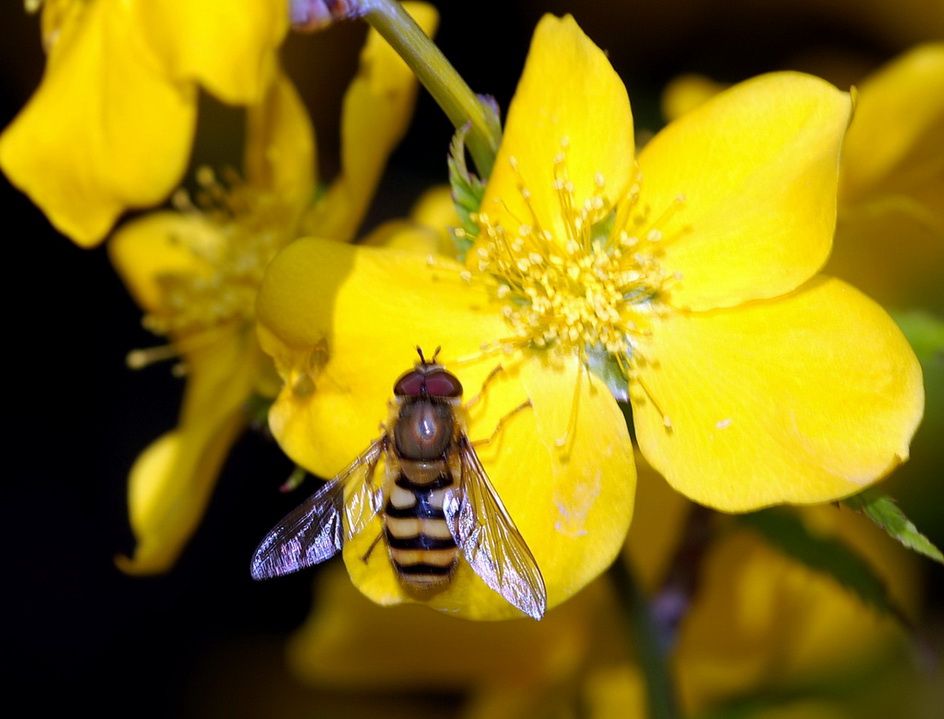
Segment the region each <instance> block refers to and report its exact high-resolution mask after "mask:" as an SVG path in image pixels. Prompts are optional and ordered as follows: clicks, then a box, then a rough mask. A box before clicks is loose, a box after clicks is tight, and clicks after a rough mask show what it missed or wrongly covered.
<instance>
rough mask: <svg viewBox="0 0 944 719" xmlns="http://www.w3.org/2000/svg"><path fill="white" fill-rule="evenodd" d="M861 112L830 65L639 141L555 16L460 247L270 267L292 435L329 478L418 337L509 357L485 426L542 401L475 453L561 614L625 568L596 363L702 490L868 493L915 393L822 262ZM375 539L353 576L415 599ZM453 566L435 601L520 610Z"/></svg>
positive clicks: (308, 251)
mask: <svg viewBox="0 0 944 719" xmlns="http://www.w3.org/2000/svg"><path fill="white" fill-rule="evenodd" d="M850 112H851V102H850V98H849V96H848V95H847V94H846V93H842V92H839V91H838V90H836V89H835V88H833V87H832V86H830V85H828V84H827V83H825V82H824V81H821V80H819V79H817V78H813V77H810V76H807V75H801V74H798V73H782V74H774V75H768V76H764V77H760V78H757V79H755V80H752V81H749V82H746V83H744V84H742V85H740V86H738V87H735V88H733V89H731V90H729V91H728V92H726V93H723V94H721V95H719V96H718V97H717V98H715V99H714V100H712V101H711V102H709V103H707V104H705V105H703V106H702V107H701V108H699V110H697V111H696V112H693V113H691V114H690V115H687V116H686V117H684V118H683V119H682V120H680V121H679V122H678V123H675V124H673V125H672V126H670V127H668V128H667V129H666V130H664V131H663V132H662V133H660V134H659V135H658V136H657V137H656V138H654V139H653V140H652V142H651V143H649V144H648V145H647V146H646V147H645V148H644V149H643V150H642V152H641V153H640V154H639V155H638V157H637V156H636V153H635V149H634V144H633V123H632V116H631V112H630V106H629V101H628V98H627V96H626V91H625V88H624V87H623V85H622V83H621V82H620V80H619V78H618V77H617V75H616V74H615V72H614V71H613V69H612V67H611V66H610V64H609V62H608V61H607V60H606V57H605V55H604V54H603V53H602V51H600V50H599V48H597V47H596V46H595V45H593V43H592V42H590V41H589V40H588V39H587V38H586V36H584V35H583V33H582V32H581V31H580V29H579V28H578V27H577V25H576V23H575V22H574V21H573V19H572V18H570V17H566V18H564V19H556V18H553V17H545V18H544V19H543V20H542V21H541V23H540V24H539V26H538V28H537V31H536V33H535V38H534V42H533V44H532V47H531V51H530V54H529V56H528V61H527V64H526V67H525V70H524V74H523V76H522V78H521V81H520V84H519V86H518V90H517V92H516V95H515V98H514V100H513V102H512V104H511V107H510V109H509V112H508V121H507V126H506V128H505V132H504V136H503V139H502V144H501V148H500V150H499V153H498V157H497V159H496V163H495V170H494V173H493V175H492V176H491V177H490V178H489V179H488V184H487V187H486V192H485V197H484V200H483V203H482V206H481V211H480V213H479V214H478V216H477V222H478V225H479V228H480V230H479V233H478V236H477V238H476V239H475V243H474V244H473V246H472V247H471V249H470V250H469V253H468V260H467V263H466V265H464V266H463V265H460V264H458V263H456V262H454V261H451V260H450V259H448V258H441V257H439V258H434V259H433V260H432V261H429V260H428V258H427V257H426V256H423V255H418V254H415V253H413V254H411V253H408V252H402V251H393V250H385V249H383V248H373V247H349V246H340V245H337V244H336V243H331V242H325V241H322V240H319V239H307V240H303V241H300V242H297V243H294V244H293V245H292V246H291V247H289V248H287V249H286V250H284V251H283V252H281V253H280V254H279V255H278V256H277V257H276V258H275V260H274V261H273V263H272V265H270V267H269V270H268V272H267V275H266V279H265V280H264V282H263V287H262V290H261V292H260V300H259V304H258V308H259V321H260V340H261V343H262V346H263V349H264V350H265V351H266V352H267V353H269V354H271V355H272V356H273V357H274V359H275V361H276V365H277V368H278V370H279V373H280V374H281V376H282V377H283V379H284V380H285V387H284V389H283V390H282V392H281V393H280V395H279V398H278V400H277V402H276V403H275V405H274V406H273V408H272V411H271V413H270V424H271V426H272V429H273V432H274V433H275V435H276V437H277V438H278V440H279V441H280V443H281V444H282V446H283V448H284V449H285V450H286V452H287V453H288V454H289V455H290V456H291V457H292V458H294V459H295V460H296V461H298V462H299V463H301V464H303V465H304V466H306V467H308V468H309V469H311V470H312V471H314V472H315V473H317V474H320V475H322V476H331V475H332V474H334V473H335V472H337V471H338V470H340V469H341V468H342V467H344V466H345V465H346V463H347V462H349V461H350V459H351V458H352V457H354V456H355V455H356V454H357V453H358V452H359V451H360V450H362V449H363V448H364V447H366V446H367V444H368V442H369V441H370V440H371V439H372V438H374V437H375V436H376V435H377V434H378V429H377V427H378V423H379V422H381V421H382V420H383V419H384V417H385V401H386V399H387V398H388V397H389V395H390V391H391V390H390V388H391V386H392V383H393V381H394V379H395V378H396V376H397V375H398V374H399V373H400V372H402V371H403V370H404V369H405V368H406V367H408V366H409V365H410V364H411V362H412V358H413V356H414V355H413V352H414V350H413V347H414V346H416V345H420V346H422V347H424V348H427V350H428V351H432V348H434V347H436V346H442V348H443V350H442V354H441V355H440V359H441V360H442V361H443V362H444V364H445V365H446V366H447V367H449V368H450V369H452V370H453V371H455V372H456V374H457V375H458V376H459V378H460V380H461V381H462V383H463V384H464V386H465V387H466V388H467V391H468V392H470V393H474V392H477V391H478V388H479V387H480V386H481V383H482V380H483V378H484V377H485V376H486V375H487V374H488V373H489V372H490V371H491V370H493V369H494V367H495V366H496V365H498V364H499V363H500V364H501V365H502V366H503V367H504V371H503V372H501V373H499V374H498V376H497V379H496V380H495V381H494V382H493V383H491V384H489V386H488V388H487V390H486V391H485V393H484V402H482V403H481V405H482V406H481V409H480V411H478V412H477V413H476V412H474V413H473V416H472V420H471V434H472V435H473V439H478V438H487V437H489V436H490V435H491V433H492V432H493V431H494V429H495V427H496V426H498V423H499V420H500V419H501V418H502V417H503V416H505V415H506V414H507V413H508V412H509V410H510V409H511V408H513V407H516V406H518V405H520V404H521V403H522V402H523V401H525V400H529V401H530V402H531V405H532V409H531V410H530V411H527V412H521V413H518V414H516V415H515V416H514V417H513V418H512V419H511V420H510V421H508V422H506V423H505V424H504V425H503V426H502V429H501V432H500V435H499V437H500V439H499V440H497V441H494V442H492V443H491V444H490V445H488V446H486V447H485V448H484V449H483V452H482V459H483V462H484V463H485V467H486V469H487V470H488V472H489V474H490V476H491V477H492V480H493V483H494V485H495V487H496V489H497V491H498V494H499V495H500V496H501V497H502V499H503V500H504V502H505V505H506V507H507V508H508V511H509V513H510V514H511V516H512V517H513V518H514V520H515V522H516V523H517V525H518V527H519V529H520V530H521V533H522V535H523V536H524V538H525V540H526V541H527V543H528V544H529V546H530V548H531V550H532V551H533V553H534V556H535V558H536V559H537V562H538V565H539V566H540V567H541V570H542V572H543V573H544V578H545V580H546V583H547V588H548V606H553V605H555V604H557V603H559V602H561V601H563V600H564V599H566V598H567V597H569V596H571V595H572V594H573V593H574V592H575V591H577V590H578V589H580V588H581V587H582V586H584V585H585V584H586V583H587V582H588V581H590V579H592V578H593V577H595V576H596V575H597V574H599V572H600V571H602V569H603V568H604V567H605V566H607V565H608V564H609V563H610V562H611V561H612V559H613V558H614V556H616V554H617V552H618V551H619V548H620V545H621V543H622V540H623V537H624V534H625V531H626V527H627V524H628V522H629V518H630V514H631V506H632V491H633V483H634V470H633V466H632V446H631V442H630V437H629V434H628V433H627V431H626V429H625V423H624V418H623V416H622V413H621V411H620V409H619V407H618V405H617V403H616V402H615V401H614V400H613V397H612V395H611V394H610V390H609V389H607V387H606V386H605V385H604V383H603V382H602V381H601V380H600V379H598V378H597V376H596V375H595V374H591V373H590V372H589V371H587V367H588V366H593V367H597V366H599V365H600V364H601V363H602V364H608V365H609V366H608V367H606V369H608V370H613V369H614V368H615V369H616V370H617V371H621V372H623V373H624V378H623V380H622V382H621V384H620V386H615V387H614V389H615V391H616V393H617V395H618V396H619V395H624V396H625V395H626V394H628V395H629V400H630V402H631V404H632V410H633V422H634V425H635V429H636V436H637V438H638V441H639V445H640V447H641V449H642V451H643V453H644V454H645V456H646V457H647V459H648V460H649V461H650V462H651V463H652V464H653V466H654V467H656V469H658V470H659V471H660V473H662V474H663V475H664V476H665V477H666V478H667V479H668V480H669V482H670V484H671V485H672V486H673V487H675V489H677V490H679V491H680V492H682V493H683V494H685V495H687V496H688V497H690V498H692V499H695V500H696V501H699V502H702V503H704V504H707V505H709V506H713V507H716V508H719V509H723V510H728V511H739V510H748V509H753V508H758V507H761V506H765V505H769V504H775V503H781V502H796V503H812V502H824V501H829V500H834V499H837V498H840V497H843V496H846V495H850V494H852V493H855V492H857V491H859V490H860V489H862V488H863V487H865V486H867V485H868V484H870V483H871V482H874V481H875V480H876V479H878V478H879V477H881V476H883V475H884V474H885V473H886V472H888V471H889V470H890V469H891V468H892V467H894V466H895V465H896V464H897V463H899V462H901V461H902V460H903V459H904V458H905V457H907V453H908V442H909V440H910V438H911V435H912V434H913V432H914V429H915V427H916V425H917V423H918V421H919V419H920V416H921V409H922V387H921V375H920V369H919V367H918V364H917V362H916V360H915V358H914V355H913V353H912V351H911V349H910V348H909V347H908V344H907V343H906V342H905V340H904V338H903V337H902V335H901V333H900V332H899V331H898V329H897V327H896V326H895V325H894V323H893V322H892V321H891V319H890V318H889V317H888V316H887V315H886V314H885V313H884V312H883V311H882V310H881V309H880V308H879V307H878V306H877V305H875V304H874V303H873V302H871V301H870V300H868V299H867V298H866V297H864V296H863V295H861V294H860V293H858V292H857V291H856V290H855V289H853V288H852V287H849V286H848V285H846V284H844V283H842V282H840V281H838V280H835V279H832V278H828V277H824V276H814V275H815V273H816V272H817V270H818V269H819V268H820V267H821V266H822V264H823V263H824V262H825V260H826V257H827V256H828V253H829V249H830V244H831V240H832V234H833V229H834V221H835V202H836V199H835V198H836V187H837V182H838V171H837V170H838V158H839V153H840V147H841V142H842V137H843V134H844V133H845V130H846V126H847V124H848V121H849V116H850ZM601 360H602V362H601ZM477 407H478V406H477ZM366 534H372V535H373V536H370V537H364V538H363V539H362V540H358V541H354V542H352V543H350V544H349V546H348V547H346V548H345V559H346V561H347V565H348V569H349V571H350V573H351V575H352V578H353V580H354V582H355V583H356V584H357V585H358V586H359V587H360V588H361V590H362V591H364V592H365V593H366V594H367V595H368V596H369V597H371V598H373V599H375V600H376V601H378V602H381V603H396V602H400V601H408V598H407V597H405V596H404V593H403V591H402V590H401V589H400V588H399V587H398V586H397V583H396V581H395V579H394V577H393V574H392V571H391V570H390V568H389V566H388V565H389V562H387V560H386V559H385V558H384V557H379V558H378V557H377V555H378V554H380V553H378V552H375V553H374V554H373V555H372V556H371V561H370V562H369V563H365V562H363V561H361V559H360V558H361V556H363V554H364V552H365V545H366V544H367V543H369V542H370V541H371V540H372V539H373V537H374V536H376V535H375V534H374V533H372V532H365V535H366ZM469 581H473V580H469ZM456 584H457V585H459V587H460V588H459V589H456V591H452V590H449V591H447V592H445V593H444V594H443V595H442V596H441V597H439V598H437V600H436V601H435V602H433V603H434V604H436V605H437V606H440V607H443V608H447V607H448V608H449V609H451V610H454V611H457V612H459V613H461V614H465V615H468V616H475V617H493V616H504V615H505V614H504V612H506V611H507V608H506V607H503V606H502V603H501V600H500V598H497V599H496V597H493V596H491V595H490V593H488V592H487V591H485V590H484V589H482V591H475V592H472V591H471V590H470V589H467V588H466V585H465V580H463V582H461V583H460V582H459V579H457V582H456ZM477 586H478V585H476V587H477Z"/></svg>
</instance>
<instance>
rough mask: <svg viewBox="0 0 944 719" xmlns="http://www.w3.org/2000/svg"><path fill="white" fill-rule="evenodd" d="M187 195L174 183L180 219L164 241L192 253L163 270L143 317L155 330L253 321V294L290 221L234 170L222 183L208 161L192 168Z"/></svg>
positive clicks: (186, 330) (200, 329) (197, 329)
mask: <svg viewBox="0 0 944 719" xmlns="http://www.w3.org/2000/svg"><path fill="white" fill-rule="evenodd" d="M196 179H197V184H198V190H197V192H196V193H195V196H194V197H191V196H190V195H189V194H188V193H186V192H184V191H182V190H181V191H179V192H178V193H177V194H176V195H175V197H174V204H175V206H176V208H177V210H178V211H179V212H180V213H181V214H182V215H184V216H187V217H190V218H193V219H194V220H195V222H190V223H186V222H182V223H181V224H180V228H181V229H180V231H179V233H178V234H175V235H174V236H173V237H172V238H171V241H172V242H174V243H175V244H178V245H179V246H181V247H182V248H184V249H185V250H186V251H187V252H188V253H190V254H192V255H193V258H194V262H193V263H191V264H192V268H191V269H190V270H189V271H187V272H174V273H167V274H163V275H161V276H159V277H158V278H157V282H158V284H159V285H160V287H161V289H162V303H161V304H162V306H161V308H160V310H159V311H157V312H153V313H150V314H148V315H146V316H145V318H144V325H145V327H147V328H148V329H149V330H151V331H152V332H155V333H156V334H162V335H167V334H172V335H175V336H178V337H179V336H181V335H191V334H205V333H207V332H208V331H212V330H215V329H217V328H220V327H222V326H224V325H237V326H240V325H245V324H248V323H250V322H252V321H253V319H254V315H255V300H256V294H257V292H258V290H259V286H260V285H261V283H262V277H263V274H264V272H265V268H266V266H267V265H268V264H269V261H270V260H271V259H272V257H273V256H274V255H275V253H276V252H277V251H278V250H279V249H280V248H281V247H282V246H284V245H285V244H286V243H287V242H288V240H289V239H291V227H290V225H289V223H288V222H287V221H286V219H285V218H286V217H287V216H289V215H290V213H285V212H284V211H283V210H284V208H282V206H281V205H280V203H278V201H277V199H276V198H275V197H274V196H272V195H271V194H268V193H265V192H262V191H259V190H256V189H253V188H250V187H249V186H247V185H245V184H244V183H243V182H242V181H241V179H240V178H239V177H238V176H236V174H235V173H231V174H230V175H229V176H228V177H227V178H226V182H225V184H224V183H223V182H221V181H220V180H218V179H217V178H216V176H215V175H214V173H213V172H212V171H211V170H209V169H208V168H201V169H200V170H198V172H197V178H196Z"/></svg>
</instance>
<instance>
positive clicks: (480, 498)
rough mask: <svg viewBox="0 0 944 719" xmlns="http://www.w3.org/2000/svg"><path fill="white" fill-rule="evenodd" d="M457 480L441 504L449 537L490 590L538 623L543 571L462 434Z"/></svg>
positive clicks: (542, 606)
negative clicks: (456, 483)
mask: <svg viewBox="0 0 944 719" xmlns="http://www.w3.org/2000/svg"><path fill="white" fill-rule="evenodd" d="M459 476H460V481H459V483H458V486H457V487H456V488H455V489H454V490H453V491H451V492H450V493H449V494H448V496H447V498H446V501H445V502H444V504H443V510H444V512H445V515H446V523H447V524H448V525H449V531H450V532H451V533H452V537H453V539H455V540H456V544H457V545H458V546H459V547H460V548H461V549H462V553H463V555H464V556H465V559H466V561H467V562H468V563H469V566H471V567H472V569H473V570H474V571H475V573H476V574H478V575H479V577H481V578H482V580H483V581H484V582H485V583H486V584H487V585H488V586H489V587H491V588H492V589H494V590H495V591H496V592H498V593H499V594H500V595H502V596H503V597H504V598H505V599H506V600H507V601H508V602H509V603H511V604H513V605H514V606H516V607H517V608H518V609H520V610H521V611H522V612H524V613H525V614H527V615H528V616H530V617H533V618H534V619H540V618H541V617H542V616H543V615H544V611H545V609H547V590H546V589H545V588H544V579H543V577H541V570H540V569H538V565H537V562H535V561H534V556H533V555H532V554H531V550H530V549H528V545H527V544H526V543H525V541H524V538H523V537H522V536H521V534H520V533H519V532H518V528H517V527H516V526H515V523H514V521H512V519H511V517H510V516H509V515H508V511H507V510H506V509H505V506H504V505H503V504H502V501H501V499H499V497H498V495H497V494H496V493H495V488H494V487H492V483H491V481H489V479H488V475H487V474H486V473H485V469H484V467H482V463H481V461H479V458H478V455H476V453H475V450H474V449H473V448H472V444H471V443H470V442H469V440H468V438H467V437H465V436H461V437H460V438H459Z"/></svg>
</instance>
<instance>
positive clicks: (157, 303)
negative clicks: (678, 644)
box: [108, 212, 225, 314]
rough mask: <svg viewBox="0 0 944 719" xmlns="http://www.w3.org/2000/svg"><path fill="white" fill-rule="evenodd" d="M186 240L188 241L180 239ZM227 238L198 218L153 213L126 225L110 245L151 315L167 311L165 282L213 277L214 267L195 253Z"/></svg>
mask: <svg viewBox="0 0 944 719" xmlns="http://www.w3.org/2000/svg"><path fill="white" fill-rule="evenodd" d="M183 237H186V238H187V241H186V242H181V241H180V239H181V238H183ZM224 241H225V239H224V238H223V237H222V236H221V233H220V231H219V228H218V227H216V226H214V225H213V224H212V223H210V222H208V221H207V220H206V219H205V218H203V217H201V216H198V215H183V214H180V213H177V212H153V213H150V214H147V215H145V216H144V217H141V218H140V219H137V220H134V221H133V222H129V223H128V224H127V225H124V226H122V228H121V229H120V230H118V232H116V233H115V234H114V236H113V237H112V239H111V241H110V242H109V243H108V255H109V257H110V258H111V261H112V264H114V266H115V269H116V270H117V271H118V274H119V275H120V276H121V279H122V280H123V281H124V283H125V285H126V286H127V287H128V291H129V292H130V293H131V294H132V296H133V297H134V299H135V301H136V302H137V303H138V305H139V306H140V307H141V308H142V309H143V310H144V311H145V312H147V313H151V314H158V313H160V312H162V311H165V310H166V309H167V308H166V307H165V306H164V295H165V290H164V286H163V284H162V282H161V281H162V279H163V278H165V277H168V276H173V275H197V276H204V277H207V278H210V277H212V276H213V273H214V271H215V270H214V268H213V267H212V266H211V265H210V264H209V263H207V262H206V261H204V260H202V259H200V257H199V256H198V255H197V254H196V253H195V252H194V248H195V247H200V246H204V247H207V248H209V247H213V246H215V245H217V244H218V243H220V242H224Z"/></svg>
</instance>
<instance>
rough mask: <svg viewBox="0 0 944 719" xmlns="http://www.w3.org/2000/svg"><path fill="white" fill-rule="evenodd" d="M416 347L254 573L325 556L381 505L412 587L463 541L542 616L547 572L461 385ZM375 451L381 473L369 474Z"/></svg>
mask: <svg viewBox="0 0 944 719" xmlns="http://www.w3.org/2000/svg"><path fill="white" fill-rule="evenodd" d="M417 352H418V353H419V356H420V359H419V362H417V363H416V365H415V366H414V367H413V369H411V370H410V371H408V372H406V373H404V374H403V375H402V376H401V377H400V378H399V379H398V380H397V381H396V384H395V385H394V387H393V395H394V399H393V402H391V415H390V420H389V422H388V424H387V425H386V426H384V428H383V429H384V432H383V434H382V435H381V436H380V437H378V438H377V439H376V440H374V441H373V442H372V443H371V444H370V446H369V447H367V449H366V450H365V451H364V452H363V453H362V454H361V455H360V456H358V457H357V459H355V460H354V461H353V462H352V463H351V464H350V465H348V467H347V468H346V469H344V470H342V471H341V472H340V473H339V474H338V475H337V476H336V477H335V478H334V479H332V480H330V481H329V482H327V483H326V484H325V485H324V486H322V487H321V488H320V489H319V490H318V491H317V492H315V493H314V494H313V495H312V496H311V497H309V498H308V499H307V500H305V502H303V503H302V504H301V505H300V506H299V507H298V508H296V509H295V510H294V511H293V512H291V513H290V514H288V516H286V517H285V518H284V519H283V520H282V521H281V522H279V523H278V524H277V525H276V526H275V528H274V529H273V530H272V531H271V532H269V534H267V535H266V537H265V539H263V540H262V543H261V544H260V545H259V547H258V549H256V552H255V554H254V555H253V558H252V576H253V578H254V579H268V578H271V577H276V576H280V575H282V574H288V573H290V572H294V571H297V570H299V569H303V568H304V567H309V566H312V565H314V564H318V563H320V562H323V561H325V560H326V559H328V558H330V557H332V556H334V554H335V553H337V552H338V551H340V549H341V548H342V546H343V543H344V542H345V541H350V540H351V539H352V538H353V537H355V536H356V535H358V534H359V533H360V532H362V531H363V530H364V529H365V528H366V527H367V525H368V523H369V522H370V521H371V520H372V519H373V518H374V516H376V514H377V513H378V512H380V513H381V515H382V519H383V533H382V534H381V535H380V537H378V541H379V539H380V538H381V537H382V538H383V539H384V541H385V543H386V546H387V552H388V555H389V558H390V562H391V563H392V565H393V568H394V570H395V573H396V575H397V578H398V579H399V581H400V583H401V585H402V586H403V587H404V589H405V590H406V591H407V592H408V593H411V594H413V595H418V596H421V597H422V596H428V595H430V594H434V593H436V592H440V591H442V590H444V589H446V588H447V587H448V586H449V584H450V582H451V581H452V576H453V573H454V572H455V569H456V566H457V564H458V561H459V553H460V551H461V553H462V556H463V557H464V559H465V561H466V562H467V563H468V564H469V566H470V567H471V568H472V570H473V571H474V572H475V573H476V574H477V575H478V576H479V577H480V578H481V579H482V580H483V581H484V582H485V584H487V585H488V586H489V587H491V588H492V589H493V590H495V591H496V592H498V593H499V594H500V595H501V596H502V597H504V598H505V599H506V600H507V601H508V602H509V603H511V604H512V605H514V606H515V607H517V608H518V609H520V610H521V611H522V612H524V613H525V614H527V615H529V616H531V617H533V618H534V619H540V618H541V616H542V615H543V614H544V611H545V609H546V607H547V592H546V590H545V588H544V580H543V578H542V577H541V572H540V570H539V569H538V566H537V563H536V562H535V561H534V557H533V556H532V554H531V550H530V549H528V545H527V544H526V543H525V541H524V539H523V538H522V536H521V534H520V533H519V532H518V529H517V528H516V527H515V523H514V521H512V519H511V517H510V516H509V514H508V512H507V510H506V509H505V507H504V505H503V504H502V501H501V499H500V498H499V497H498V495H497V494H496V492H495V489H494V487H492V483H491V481H490V480H489V478H488V475H487V474H486V473H485V469H484V468H483V467H482V463H481V461H480V460H479V458H478V455H477V454H476V453H475V449H474V447H473V445H472V442H471V441H470V440H469V438H468V436H467V434H466V432H465V428H464V423H463V421H462V418H461V415H460V413H459V412H458V411H457V410H459V409H460V408H461V407H462V385H461V384H460V382H459V380H458V379H457V378H456V376H455V375H453V374H452V373H450V372H449V371H447V370H446V369H445V368H444V367H443V366H442V365H441V364H438V363H437V362H436V355H433V358H432V360H429V361H427V360H426V358H425V357H424V356H423V352H422V350H421V349H419V348H417ZM438 352H439V350H437V352H436V354H437V355H438ZM486 381H487V380H486ZM381 458H383V460H384V472H383V477H382V478H380V480H379V482H377V483H375V481H374V473H375V469H376V468H377V464H378V462H379V461H380V459H381ZM374 544H376V542H375V543H374ZM373 546H374V545H371V549H373ZM369 554H370V551H368V555H369ZM364 559H365V560H366V559H367V557H366V556H365V557H364Z"/></svg>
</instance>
